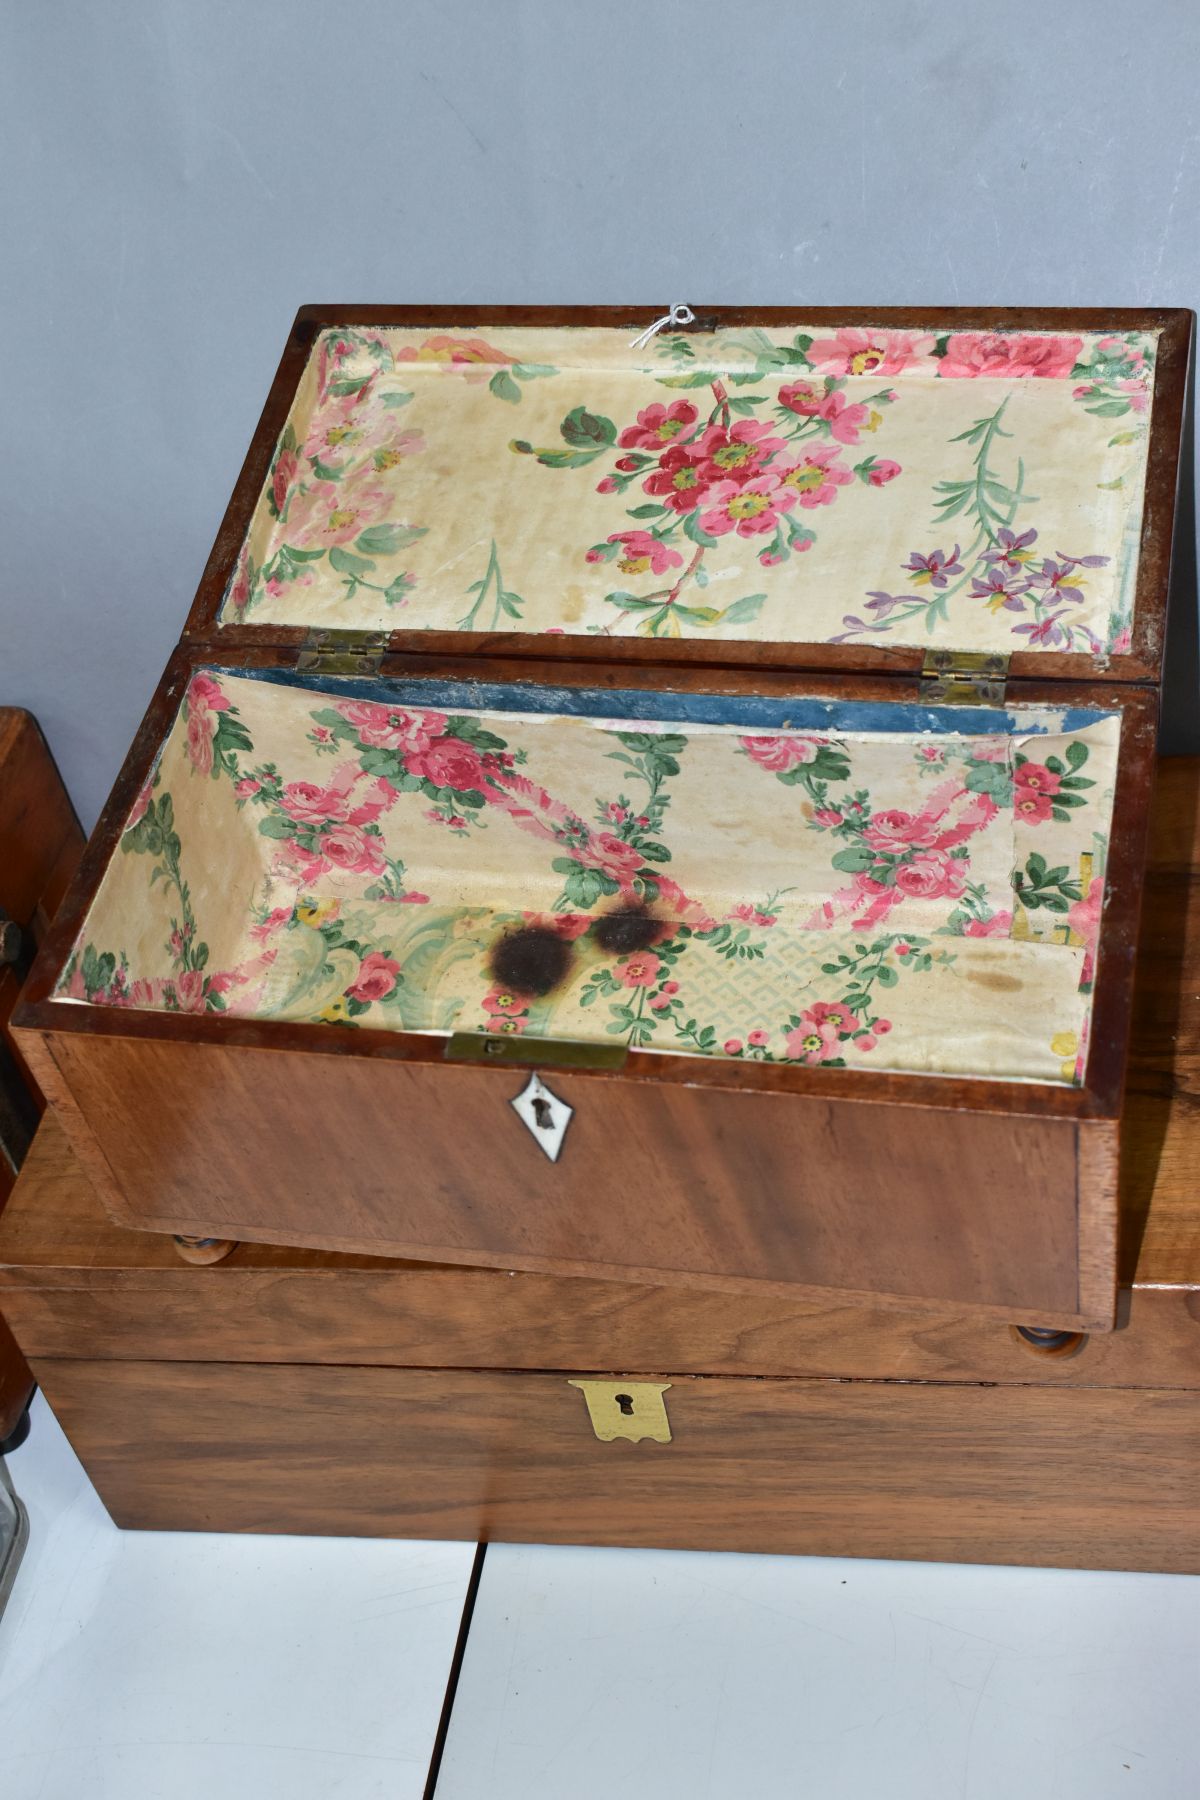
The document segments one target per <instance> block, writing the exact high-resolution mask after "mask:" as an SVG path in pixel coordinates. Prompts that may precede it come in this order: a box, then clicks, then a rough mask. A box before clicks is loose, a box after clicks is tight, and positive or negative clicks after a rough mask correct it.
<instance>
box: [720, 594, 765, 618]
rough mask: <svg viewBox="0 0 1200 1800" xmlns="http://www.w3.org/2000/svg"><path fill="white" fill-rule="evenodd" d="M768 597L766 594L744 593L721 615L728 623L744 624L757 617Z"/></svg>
mask: <svg viewBox="0 0 1200 1800" xmlns="http://www.w3.org/2000/svg"><path fill="white" fill-rule="evenodd" d="M766 597H767V596H766V595H765V594H744V595H743V596H742V598H741V599H740V600H735V601H734V602H733V604H732V606H727V607H726V608H725V610H724V612H723V613H721V614H720V617H721V618H722V619H724V621H725V623H726V624H727V625H744V624H746V623H747V622H748V621H749V620H750V619H757V617H758V615H759V612H760V611H761V609H762V603H763V601H764V600H765V599H766Z"/></svg>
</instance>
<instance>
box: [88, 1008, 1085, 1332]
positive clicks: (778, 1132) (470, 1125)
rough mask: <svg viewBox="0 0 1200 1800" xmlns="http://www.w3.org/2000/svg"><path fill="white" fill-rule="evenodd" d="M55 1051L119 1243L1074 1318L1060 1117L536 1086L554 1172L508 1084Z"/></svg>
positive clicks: (200, 1050) (1066, 1157) (109, 1047)
mask: <svg viewBox="0 0 1200 1800" xmlns="http://www.w3.org/2000/svg"><path fill="white" fill-rule="evenodd" d="M54 1052H55V1057H56V1060H57V1063H58V1066H59V1068H60V1070H61V1072H62V1075H63V1078H64V1080H65V1082H66V1084H67V1085H68V1087H69V1088H70V1090H71V1092H72V1094H73V1096H74V1099H75V1101H76V1103H77V1105H78V1106H79V1108H80V1110H81V1112H82V1113H83V1114H84V1116H85V1117H86V1119H87V1120H88V1122H89V1124H90V1126H91V1128H92V1131H93V1133H94V1134H95V1137H96V1139H97V1140H98V1142H99V1144H100V1146H101V1149H102V1151H103V1153H104V1156H105V1158H106V1160H107V1162H108V1163H109V1164H110V1165H111V1167H112V1169H113V1171H114V1172H115V1174H116V1176H117V1178H118V1180H119V1182H120V1185H121V1189H122V1199H121V1202H120V1203H119V1205H118V1206H117V1207H116V1208H115V1209H114V1216H115V1217H116V1218H117V1220H118V1222H119V1223H122V1224H126V1225H134V1226H141V1227H143V1228H146V1229H151V1230H172V1231H181V1232H195V1233H198V1234H200V1235H214V1236H222V1237H234V1238H251V1239H253V1238H259V1239H265V1240H266V1241H268V1242H290V1243H297V1244H307V1245H311V1246H313V1247H316V1248H325V1249H332V1250H349V1251H362V1252H365V1253H368V1254H376V1255H381V1256H412V1257H416V1258H417V1259H419V1260H424V1261H450V1262H460V1263H462V1262H465V1263H477V1264H481V1265H484V1266H492V1267H505V1268H512V1267H518V1268H527V1269H533V1270H539V1269H540V1270H545V1271H550V1272H557V1273H563V1274H591V1275H600V1276H608V1277H621V1278H623V1279H635V1280H642V1281H659V1280H661V1281H666V1282H677V1283H682V1284H683V1285H688V1284H694V1285H701V1286H704V1285H708V1286H719V1285H722V1284H725V1285H734V1286H742V1287H745V1288H753V1289H759V1290H761V1291H764V1292H765V1291H771V1289H772V1288H777V1289H778V1290H779V1291H781V1292H783V1291H787V1290H788V1289H789V1288H797V1287H802V1288H808V1289H814V1290H836V1291H839V1292H842V1293H845V1294H850V1293H865V1294H869V1295H875V1294H878V1295H880V1296H886V1297H889V1298H891V1299H893V1300H909V1301H920V1302H926V1301H932V1302H938V1303H941V1304H946V1303H949V1304H953V1305H959V1306H961V1305H964V1304H965V1305H970V1306H991V1307H994V1308H999V1309H1005V1310H1006V1311H1007V1313H1008V1315H1010V1316H1011V1315H1013V1314H1014V1313H1015V1314H1018V1315H1021V1316H1027V1317H1028V1318H1029V1319H1030V1320H1031V1321H1032V1322H1039V1321H1041V1322H1050V1321H1053V1320H1057V1319H1059V1318H1063V1319H1068V1318H1069V1319H1070V1320H1071V1321H1077V1320H1079V1319H1080V1317H1081V1314H1080V1311H1079V1304H1078V1241H1077V1230H1076V1205H1077V1194H1076V1183H1077V1176H1076V1137H1077V1127H1076V1125H1075V1124H1074V1122H1072V1121H1070V1120H1059V1119H1052V1118H1032V1117H1013V1116H1011V1115H1008V1114H1003V1115H997V1114H988V1113H983V1112H974V1113H965V1112H961V1111H956V1110H952V1109H949V1108H947V1109H936V1108H934V1107H906V1106H895V1105H887V1104H873V1103H869V1102H868V1101H862V1102H851V1101H842V1100H838V1101H823V1100H820V1099H816V1098H812V1097H810V1096H794V1095H779V1094H764V1093H753V1092H746V1091H738V1090H731V1089H721V1088H714V1087H704V1088H701V1087H690V1086H686V1085H684V1084H682V1083H671V1084H669V1085H668V1084H663V1085H659V1084H657V1083H654V1082H651V1081H645V1080H640V1081H639V1080H630V1079H625V1078H623V1077H622V1076H621V1075H620V1074H615V1073H612V1072H600V1071H580V1070H565V1069H564V1070H562V1071H550V1070H548V1071H546V1072H545V1080H546V1082H547V1085H548V1087H549V1089H550V1091H551V1092H552V1094H553V1095H554V1096H555V1097H556V1098H557V1099H559V1100H561V1101H562V1102H564V1103H565V1104H566V1105H567V1106H568V1107H569V1108H571V1110H572V1116H571V1118H570V1122H569V1124H568V1126H567V1131H566V1137H565V1140H564V1143H563V1148H562V1152H561V1155H560V1157H559V1159H558V1161H557V1162H551V1161H550V1160H549V1159H548V1157H547V1156H546V1155H545V1154H544V1152H543V1150H542V1147H541V1144H540V1142H539V1141H537V1134H536V1132H535V1130H534V1128H533V1127H532V1126H527V1125H526V1124H525V1123H523V1122H522V1120H521V1118H520V1117H519V1116H518V1114H517V1113H516V1111H515V1110H514V1108H513V1106H512V1104H511V1103H512V1101H513V1100H514V1099H516V1097H517V1096H518V1095H519V1094H520V1093H521V1092H522V1090H523V1089H524V1088H525V1086H526V1083H527V1081H528V1073H527V1072H526V1071H525V1070H523V1069H505V1068H495V1069H494V1068H490V1067H476V1066H464V1065H460V1064H453V1063H437V1064H417V1063H412V1064H409V1063H398V1062H391V1061H383V1060H379V1061H366V1060H360V1059H358V1058H355V1057H335V1056H330V1057H324V1056H315V1055H305V1054H302V1053H298V1052H294V1051H284V1050H279V1051H262V1050H256V1049H235V1048H229V1049H215V1048H210V1047H207V1046H203V1045H191V1044H185V1043H164V1042H159V1041H154V1040H143V1039H138V1040H132V1039H118V1038H111V1037H103V1038H102V1037H99V1036H93V1037H91V1038H90V1040H85V1039H83V1038H82V1037H80V1036H77V1035H75V1034H68V1033H63V1034H60V1035H58V1036H57V1037H56V1038H55V1042H54ZM107 1199H108V1202H109V1204H110V1205H112V1197H111V1195H109V1196H107ZM1091 1322H1092V1323H1095V1324H1097V1325H1099V1326H1100V1327H1101V1328H1103V1326H1104V1325H1105V1323H1110V1322H1111V1319H1109V1320H1107V1321H1106V1320H1103V1319H1098V1320H1095V1321H1091Z"/></svg>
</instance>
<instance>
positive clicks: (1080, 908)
mask: <svg viewBox="0 0 1200 1800" xmlns="http://www.w3.org/2000/svg"><path fill="white" fill-rule="evenodd" d="M1103 910H1104V880H1103V877H1102V876H1099V875H1097V876H1095V877H1094V878H1093V879H1092V881H1091V882H1089V884H1088V891H1087V893H1086V894H1085V895H1084V897H1083V899H1082V900H1077V901H1076V902H1075V904H1074V906H1072V907H1070V908H1068V911H1067V923H1068V925H1069V926H1070V927H1071V930H1072V931H1073V932H1074V933H1075V935H1076V937H1079V938H1082V939H1083V942H1084V943H1085V944H1086V945H1087V947H1088V949H1089V950H1093V949H1094V948H1095V946H1096V941H1097V939H1098V938H1099V936H1100V915H1101V913H1102V911H1103Z"/></svg>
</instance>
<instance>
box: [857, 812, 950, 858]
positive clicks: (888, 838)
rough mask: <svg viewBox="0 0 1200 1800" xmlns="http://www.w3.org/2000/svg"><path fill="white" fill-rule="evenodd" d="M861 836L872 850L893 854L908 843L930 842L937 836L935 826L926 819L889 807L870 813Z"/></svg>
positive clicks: (907, 845) (922, 843)
mask: <svg viewBox="0 0 1200 1800" xmlns="http://www.w3.org/2000/svg"><path fill="white" fill-rule="evenodd" d="M863 836H864V838H865V839H866V840H867V843H868V844H870V846H871V848H872V850H884V851H889V852H891V853H893V854H894V853H896V852H898V851H902V850H906V849H907V848H908V847H909V845H910V844H921V845H929V844H932V843H933V842H934V841H935V839H936V837H937V827H936V825H934V824H932V823H931V822H930V821H929V820H928V819H922V818H920V817H918V816H917V815H915V814H913V813H910V812H902V811H900V810H899V808H895V807H889V808H886V809H885V810H884V811H882V812H877V813H873V814H872V816H871V822H870V824H869V825H868V826H867V827H866V829H865V830H864V832H863Z"/></svg>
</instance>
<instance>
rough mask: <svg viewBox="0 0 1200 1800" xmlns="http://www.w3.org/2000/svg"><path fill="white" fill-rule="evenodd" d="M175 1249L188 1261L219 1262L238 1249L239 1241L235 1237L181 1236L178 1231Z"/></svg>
mask: <svg viewBox="0 0 1200 1800" xmlns="http://www.w3.org/2000/svg"><path fill="white" fill-rule="evenodd" d="M175 1249H176V1250H177V1252H178V1253H179V1255H180V1256H181V1257H182V1258H183V1260H184V1262H186V1263H219V1262H224V1260H225V1258H226V1257H227V1256H228V1255H229V1252H230V1251H231V1250H236V1249H237V1242H236V1240H235V1239H233V1238H207V1237H180V1236H179V1234H178V1233H176V1234H175Z"/></svg>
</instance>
